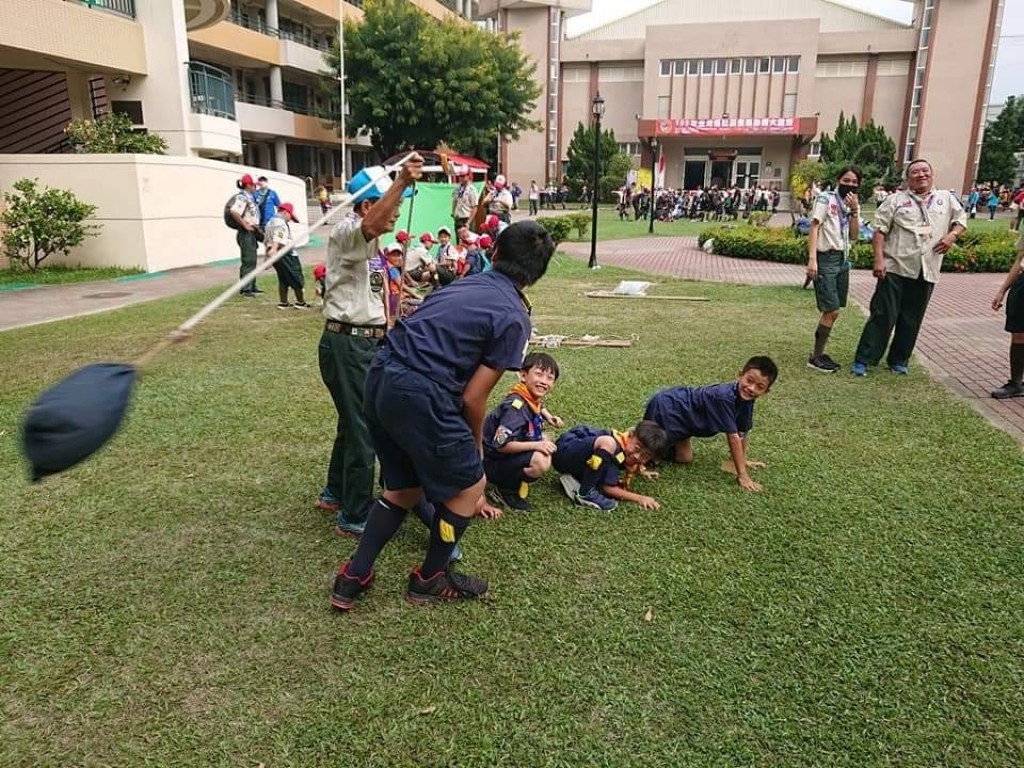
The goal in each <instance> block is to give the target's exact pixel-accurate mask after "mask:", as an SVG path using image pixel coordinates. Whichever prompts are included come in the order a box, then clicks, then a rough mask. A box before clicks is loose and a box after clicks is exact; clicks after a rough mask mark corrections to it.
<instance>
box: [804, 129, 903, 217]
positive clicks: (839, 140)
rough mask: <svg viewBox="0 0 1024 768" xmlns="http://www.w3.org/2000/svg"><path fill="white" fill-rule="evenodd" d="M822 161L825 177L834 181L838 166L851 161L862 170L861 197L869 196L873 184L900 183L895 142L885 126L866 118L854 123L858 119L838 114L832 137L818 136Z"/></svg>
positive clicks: (826, 135)
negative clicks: (863, 122)
mask: <svg viewBox="0 0 1024 768" xmlns="http://www.w3.org/2000/svg"><path fill="white" fill-rule="evenodd" d="M821 161H822V163H824V164H825V169H826V177H825V178H827V179H830V180H834V179H835V178H836V176H837V175H838V174H839V169H840V168H842V167H843V166H844V165H847V164H850V163H852V164H854V165H856V166H858V167H859V168H860V169H861V174H862V175H861V180H860V196H861V198H862V199H863V198H866V197H868V196H869V195H870V194H871V192H872V190H873V189H874V187H875V185H876V184H884V185H886V186H895V185H897V184H899V180H900V168H899V165H898V163H897V161H896V144H895V142H893V140H892V139H890V138H889V136H888V134H887V133H886V132H885V128H883V127H882V126H880V125H876V124H875V121H874V120H869V121H868V122H867V123H865V124H864V125H863V126H859V127H858V125H857V118H855V117H853V116H851V117H850V119H849V120H847V119H846V116H845V115H844V114H843V113H842V112H840V113H839V124H838V125H837V126H836V131H835V135H834V136H830V135H829V134H827V133H823V134H822V135H821Z"/></svg>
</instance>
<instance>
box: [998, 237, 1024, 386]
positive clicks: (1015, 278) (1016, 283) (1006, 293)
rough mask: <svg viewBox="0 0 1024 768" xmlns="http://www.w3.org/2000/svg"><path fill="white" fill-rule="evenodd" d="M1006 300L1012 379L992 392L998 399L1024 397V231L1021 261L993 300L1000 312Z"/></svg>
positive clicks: (1019, 246) (1020, 240)
mask: <svg viewBox="0 0 1024 768" xmlns="http://www.w3.org/2000/svg"><path fill="white" fill-rule="evenodd" d="M1003 299H1005V300H1006V330H1007V332H1008V333H1009V334H1010V380H1009V381H1007V382H1006V383H1005V384H1003V386H1001V387H1000V388H999V389H997V390H995V391H994V392H993V393H992V397H994V398H995V399H996V400H1005V399H1006V398H1008V397H1024V384H1022V383H1021V378H1022V377H1024V233H1021V236H1020V238H1018V240H1017V260H1016V261H1015V262H1013V266H1012V267H1010V272H1009V274H1008V275H1007V276H1006V279H1005V280H1003V284H1002V285H1001V286H1000V288H999V292H998V293H997V294H996V295H995V298H993V299H992V309H993V310H996V311H998V310H999V308H1000V307H1001V306H1003Z"/></svg>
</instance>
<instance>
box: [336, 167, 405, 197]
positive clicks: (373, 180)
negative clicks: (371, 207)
mask: <svg viewBox="0 0 1024 768" xmlns="http://www.w3.org/2000/svg"><path fill="white" fill-rule="evenodd" d="M392 183H393V182H392V181H391V177H390V176H389V175H388V170H387V168H385V167H384V166H383V165H372V166H370V167H369V168H363V170H361V171H359V173H357V174H356V175H355V176H353V177H352V179H351V181H349V183H348V185H347V186H346V187H345V191H346V192H348V193H349V194H350V195H356V193H357V192H358V193H359V194H358V195H356V196H355V197H353V198H352V200H351V201H350V202H351V203H352V205H358V204H359V203H361V202H363V201H364V200H379V199H380V198H382V197H384V193H385V192H387V191H388V190H389V189H391V184H392ZM364 187H366V188H365V189H363V188H364ZM360 190H362V191H361V192H360ZM402 197H412V189H411V188H410V187H406V188H405V192H404V193H403V194H402Z"/></svg>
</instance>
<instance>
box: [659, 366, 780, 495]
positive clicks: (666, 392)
mask: <svg viewBox="0 0 1024 768" xmlns="http://www.w3.org/2000/svg"><path fill="white" fill-rule="evenodd" d="M778 376H779V369H778V367H777V366H776V365H775V363H774V362H772V359H771V358H770V357H763V356H758V357H752V358H750V359H749V360H748V361H747V363H746V365H744V366H743V370H741V371H740V373H739V375H738V376H737V377H736V381H729V382H726V383H725V384H710V385H708V386H706V387H672V388H670V389H663V390H661V391H660V392H656V393H655V394H654V395H653V396H652V397H651V399H650V400H649V401H648V402H647V408H646V410H645V411H644V418H645V419H649V420H651V421H653V422H656V423H657V424H659V425H661V427H662V428H663V429H664V430H665V432H666V433H668V442H669V445H670V446H671V448H670V450H669V452H668V458H671V459H674V460H675V461H677V462H679V463H680V464H692V463H693V446H692V445H691V444H690V443H691V438H694V437H713V436H715V435H717V434H719V433H720V432H724V433H725V435H726V437H727V438H728V440H729V454H730V455H731V456H732V462H733V465H734V467H735V472H736V482H737V483H739V484H740V485H741V486H742V487H743V488H745V489H747V490H748V491H760V490H761V486H760V485H758V484H757V483H755V482H754V481H753V480H751V479H750V475H749V474H747V470H748V469H750V468H758V467H763V466H764V464H763V463H761V462H759V461H747V435H748V433H749V432H750V430H751V429H752V428H753V426H754V401H755V400H757V398H759V397H761V396H762V395H764V394H767V392H768V390H769V389H771V386H772V384H774V383H775V380H776V379H777V378H778ZM723 469H726V467H725V466H723ZM727 471H730V472H731V471H732V467H729V468H728V469H727Z"/></svg>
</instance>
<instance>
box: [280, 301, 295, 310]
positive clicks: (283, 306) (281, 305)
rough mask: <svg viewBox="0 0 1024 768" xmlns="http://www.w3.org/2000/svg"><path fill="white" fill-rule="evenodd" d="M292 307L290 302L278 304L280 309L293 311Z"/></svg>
mask: <svg viewBox="0 0 1024 768" xmlns="http://www.w3.org/2000/svg"><path fill="white" fill-rule="evenodd" d="M291 306H292V305H291V304H289V303H288V302H283V303H281V304H278V305H277V308H278V309H291Z"/></svg>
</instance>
